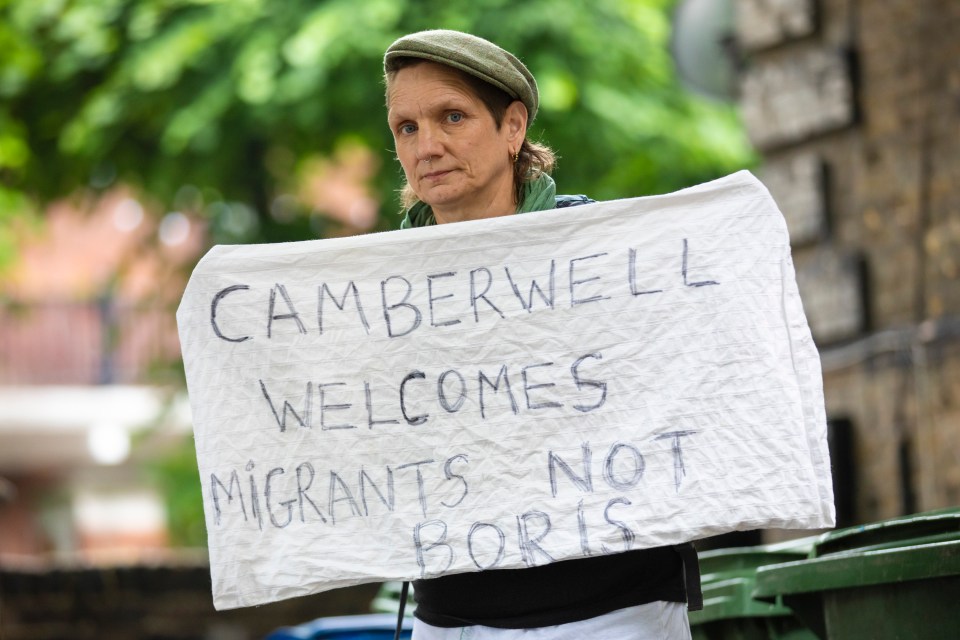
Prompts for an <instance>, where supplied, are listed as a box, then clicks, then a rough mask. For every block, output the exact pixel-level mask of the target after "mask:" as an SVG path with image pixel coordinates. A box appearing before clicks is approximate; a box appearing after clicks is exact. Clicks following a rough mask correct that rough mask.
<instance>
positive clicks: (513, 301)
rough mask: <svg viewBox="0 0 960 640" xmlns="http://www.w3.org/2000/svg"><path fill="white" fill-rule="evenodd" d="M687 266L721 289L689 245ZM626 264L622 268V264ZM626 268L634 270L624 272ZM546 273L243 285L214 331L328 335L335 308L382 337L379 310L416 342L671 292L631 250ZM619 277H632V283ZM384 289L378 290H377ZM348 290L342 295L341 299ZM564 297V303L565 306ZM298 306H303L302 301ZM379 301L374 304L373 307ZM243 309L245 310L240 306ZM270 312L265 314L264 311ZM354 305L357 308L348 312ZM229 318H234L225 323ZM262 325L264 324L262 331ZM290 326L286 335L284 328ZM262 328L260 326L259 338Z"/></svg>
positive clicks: (683, 269)
mask: <svg viewBox="0 0 960 640" xmlns="http://www.w3.org/2000/svg"><path fill="white" fill-rule="evenodd" d="M680 254H681V255H680V256H679V259H677V261H676V265H677V267H676V272H675V274H676V275H675V276H673V277H675V278H677V280H678V281H679V283H680V284H681V285H682V286H684V287H703V286H708V285H716V284H719V283H718V282H717V281H715V280H696V281H694V280H691V278H690V277H688V273H689V271H690V267H689V265H688V263H689V262H691V259H690V256H689V247H688V242H687V239H686V238H684V239H683V241H682V248H681V251H680ZM621 260H622V261H623V263H621V264H619V265H618V264H617V262H619V261H621ZM558 262H560V263H561V264H562V266H561V267H560V269H562V270H563V272H564V273H565V281H563V282H558V280H559V278H558V276H557V272H558V270H559V269H558ZM624 267H626V268H624ZM545 270H546V274H545V275H544V276H541V277H540V278H539V279H536V278H530V279H529V286H528V283H527V281H526V279H522V278H520V277H518V276H517V275H516V273H515V272H516V271H517V269H516V268H514V270H513V271H511V268H510V266H502V267H499V268H493V269H491V268H489V267H478V268H475V269H471V270H469V271H461V272H457V271H445V272H441V273H432V274H428V275H426V276H424V277H423V280H419V279H416V278H415V279H411V278H410V277H407V276H405V275H400V274H394V275H390V276H387V277H386V278H384V279H383V280H381V281H380V283H379V286H378V287H377V286H376V285H375V284H372V283H368V284H364V283H361V284H360V285H358V284H357V282H356V281H354V280H350V281H348V282H347V283H346V284H343V283H342V282H341V283H338V284H335V285H333V288H331V285H330V283H327V282H323V283H321V284H319V285H318V286H317V287H316V296H315V297H310V298H307V300H308V302H306V303H304V302H302V301H303V300H304V298H302V297H301V298H296V299H295V298H294V297H293V296H291V294H290V291H289V290H288V289H287V287H286V285H284V284H281V283H277V284H275V285H274V286H273V287H271V288H270V290H269V294H268V295H263V293H261V292H252V291H251V290H250V286H249V285H246V284H235V285H231V286H229V287H226V288H224V289H221V290H220V291H218V292H217V293H216V294H215V295H214V296H213V299H212V300H211V303H210V326H211V328H212V329H213V332H214V334H215V335H216V336H217V337H218V338H219V339H221V340H224V341H226V342H245V341H247V340H252V339H254V334H256V333H258V332H260V331H262V333H261V335H265V336H266V338H268V339H273V338H274V334H275V333H278V332H282V333H283V334H284V335H290V334H292V335H308V334H310V333H315V334H316V335H318V336H323V335H324V330H325V328H327V329H329V325H330V324H331V321H330V314H331V313H332V312H331V308H335V309H336V311H339V312H341V313H349V314H350V316H349V318H348V319H347V320H343V319H342V318H340V319H339V324H338V328H343V327H344V326H346V327H349V328H353V329H356V330H361V331H362V332H363V334H364V335H370V334H371V332H372V331H373V330H374V329H373V325H372V322H371V317H376V316H371V315H370V314H369V310H370V309H371V308H375V309H378V311H379V312H380V317H382V318H383V324H382V331H384V332H385V334H386V337H388V338H400V337H404V336H408V335H410V334H412V333H414V332H415V331H417V330H418V329H420V328H422V327H425V326H429V327H433V328H439V327H450V326H454V325H459V324H461V323H465V322H466V323H469V322H471V321H472V322H473V323H474V324H479V323H480V322H481V317H482V316H483V317H488V318H491V319H493V320H496V319H498V318H499V319H505V318H507V317H508V315H513V314H517V313H519V314H523V313H533V312H534V311H535V310H555V309H557V308H559V307H561V306H566V307H569V308H574V307H579V306H581V305H586V304H592V303H598V302H601V301H603V300H608V299H610V298H611V297H613V296H614V295H628V296H632V297H636V296H649V295H653V294H659V293H663V292H664V290H665V289H664V286H666V285H665V283H660V286H659V288H654V287H651V286H650V284H649V283H648V284H643V283H642V282H641V278H640V276H638V273H637V251H636V249H628V250H627V254H626V256H621V257H619V258H618V257H617V256H615V255H612V254H610V253H606V252H604V253H594V254H590V255H584V256H577V257H575V258H570V259H568V260H564V261H558V260H556V259H551V260H550V261H549V264H548V265H547V266H546V269H545ZM612 273H616V274H622V273H625V274H626V278H622V276H618V277H617V278H616V279H614V276H612V275H611V274H612ZM374 287H376V290H370V289H373V288H374ZM337 291H342V294H341V295H339V297H338V296H337V294H336V292H337ZM561 292H563V296H565V298H564V299H561V297H562V295H561ZM251 294H254V295H256V297H255V298H254V301H255V304H256V305H257V307H256V308H260V309H262V311H259V312H256V313H252V314H251V313H249V312H247V306H246V305H249V304H250V302H251V299H250V297H249V296H250V295H251ZM295 300H296V301H295ZM371 300H373V301H371ZM304 304H307V305H309V306H310V307H312V308H315V309H316V312H315V318H316V322H315V326H314V327H308V324H307V322H308V320H307V318H309V317H312V316H313V313H314V312H313V311H312V310H311V311H310V313H309V314H308V313H307V312H306V311H305V308H304ZM238 305H239V306H238ZM260 305H265V308H262V307H260ZM348 306H349V307H350V308H351V309H350V310H349V311H348V310H347V308H348ZM225 311H226V312H229V315H230V319H229V320H225V319H224V316H225V315H227V314H226V313H225ZM261 323H262V324H261ZM281 323H283V324H282V328H278V325H280V324H281ZM258 326H259V327H260V329H259V331H258Z"/></svg>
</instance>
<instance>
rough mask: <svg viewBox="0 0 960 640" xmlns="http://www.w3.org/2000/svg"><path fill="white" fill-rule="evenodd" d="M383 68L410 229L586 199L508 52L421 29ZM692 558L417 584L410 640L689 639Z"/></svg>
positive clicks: (681, 555)
mask: <svg viewBox="0 0 960 640" xmlns="http://www.w3.org/2000/svg"><path fill="white" fill-rule="evenodd" d="M384 71H385V75H386V98H387V120H388V123H389V125H390V129H391V131H392V132H393V137H394V142H395V145H396V152H397V157H398V159H399V160H400V164H401V165H402V166H403V171H404V174H405V175H406V179H407V185H406V186H405V188H404V190H403V194H402V199H403V203H404V206H405V208H406V217H405V218H404V220H403V223H402V224H401V227H402V228H409V227H420V226H426V225H432V224H449V223H453V222H462V221H464V220H477V219H481V218H488V217H495V216H504V215H512V214H515V213H524V212H530V211H542V210H544V209H552V208H555V207H563V206H571V205H574V204H582V203H584V202H589V200H588V199H587V198H585V197H583V196H556V188H555V185H554V182H553V179H552V178H550V175H549V174H550V171H551V170H552V169H553V163H554V155H553V152H552V151H551V150H550V149H549V148H547V147H545V146H543V145H540V144H537V143H534V142H531V141H530V140H528V139H527V137H526V134H527V129H528V127H529V125H530V123H531V122H532V121H533V118H534V117H535V116H536V113H537V106H538V93H537V84H536V81H535V80H534V78H533V76H532V75H531V74H530V72H529V71H528V70H527V68H526V67H525V66H524V65H523V63H522V62H520V61H519V60H518V59H517V58H516V57H514V56H513V55H511V54H510V53H508V52H507V51H504V50H503V49H501V48H500V47H498V46H496V45H495V44H493V43H491V42H488V41H487V40H483V39H482V38H477V37H475V36H472V35H469V34H465V33H460V32H456V31H446V30H434V31H423V32H420V33H414V34H411V35H408V36H404V37H403V38H400V39H399V40H397V41H396V42H394V43H393V44H392V45H391V46H390V48H388V49H387V52H386V55H385V56H384ZM685 560H686V562H687V568H688V569H692V574H691V578H692V579H693V578H696V569H695V565H696V554H695V552H693V551H692V547H691V546H690V545H681V546H679V547H661V548H657V549H643V550H637V551H629V552H626V553H621V554H617V555H611V556H601V557H590V558H583V559H576V560H568V561H564V562H558V563H553V564H549V565H545V566H540V567H534V568H529V569H509V570H494V571H484V572H479V573H464V574H457V575H449V576H443V577H440V578H433V579H429V580H419V581H416V582H415V583H414V590H415V595H416V600H417V610H416V612H415V616H416V621H415V626H414V638H415V639H416V640H432V639H441V638H442V639H448V638H450V639H453V638H467V637H469V638H476V639H482V638H513V637H519V636H520V635H523V637H524V638H550V639H560V638H564V639H566V638H570V639H574V638H575V639H577V640H579V639H582V638H689V637H690V628H689V624H688V622H687V616H686V607H685V605H684V604H683V603H684V602H685V601H686V599H687V593H686V588H685V583H686V580H685V573H684V561H685ZM687 573H688V574H690V573H691V572H690V571H688V572H687ZM693 595H694V594H692V596H693ZM698 595H699V594H698V593H697V594H696V596H698Z"/></svg>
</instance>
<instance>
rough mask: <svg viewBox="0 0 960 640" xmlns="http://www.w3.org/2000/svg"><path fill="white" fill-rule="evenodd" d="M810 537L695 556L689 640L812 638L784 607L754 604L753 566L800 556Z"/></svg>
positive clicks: (805, 551) (777, 603) (803, 555)
mask: <svg viewBox="0 0 960 640" xmlns="http://www.w3.org/2000/svg"><path fill="white" fill-rule="evenodd" d="M813 542H814V538H804V539H801V540H793V541H790V542H784V543H778V544H771V545H763V546H755V547H731V548H726V549H717V550H713V551H704V552H701V553H700V554H699V557H700V574H701V585H702V589H703V610H701V611H691V612H690V630H691V632H692V634H693V639H694V640H775V639H776V640H816V636H815V635H814V634H813V633H812V632H811V631H810V630H809V629H807V628H806V627H805V626H804V625H803V624H802V623H801V622H800V621H799V620H798V619H797V618H796V617H794V616H793V614H792V612H791V611H790V609H788V608H787V607H785V606H784V605H783V603H782V602H780V601H779V600H778V599H776V598H774V599H773V601H772V602H762V601H759V600H754V599H753V598H752V597H751V594H752V592H753V589H754V583H755V580H756V573H757V569H758V568H759V567H763V566H766V565H772V564H776V563H782V562H789V561H795V560H800V559H803V558H806V557H807V556H808V555H809V553H810V551H811V549H812V548H813Z"/></svg>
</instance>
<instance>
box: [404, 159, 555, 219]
mask: <svg viewBox="0 0 960 640" xmlns="http://www.w3.org/2000/svg"><path fill="white" fill-rule="evenodd" d="M556 195H557V185H556V183H554V181H553V178H551V177H550V176H548V175H547V174H545V173H541V174H540V175H539V176H537V178H536V179H535V180H531V181H529V182H525V183H524V184H523V197H522V199H521V200H520V205H519V206H518V207H517V213H527V212H529V211H545V210H547V209H555V208H556V206H557V201H556ZM433 224H437V219H436V218H434V217H433V209H431V208H430V205H428V204H427V203H425V202H420V201H419V200H418V201H417V202H416V204H414V205H413V206H412V207H410V208H409V209H408V210H407V215H406V216H404V218H403V222H401V223H400V228H401V229H409V228H411V227H428V226H430V225H433Z"/></svg>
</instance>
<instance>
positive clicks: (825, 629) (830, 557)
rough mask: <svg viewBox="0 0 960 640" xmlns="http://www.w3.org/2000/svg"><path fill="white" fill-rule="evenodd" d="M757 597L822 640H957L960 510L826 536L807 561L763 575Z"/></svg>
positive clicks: (770, 569) (959, 625) (758, 581)
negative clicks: (778, 605)
mask: <svg viewBox="0 0 960 640" xmlns="http://www.w3.org/2000/svg"><path fill="white" fill-rule="evenodd" d="M753 595H754V597H755V598H758V599H761V600H764V601H768V602H782V603H783V604H785V605H786V606H788V607H789V608H790V609H791V610H793V612H794V613H795V614H796V615H797V616H798V617H799V618H800V619H801V620H802V621H803V622H804V624H805V625H806V626H807V627H808V628H809V629H810V630H811V631H812V632H813V633H815V634H816V635H817V637H818V638H823V639H829V640H854V639H856V640H861V639H866V640H886V639H900V640H925V639H927V638H929V639H931V640H933V639H936V640H941V639H944V638H960V509H944V510H940V511H932V512H928V513H922V514H917V515H912V516H907V517H902V518H895V519H892V520H885V521H881V522H876V523H872V524H868V525H863V526H858V527H850V528H847V529H841V530H838V531H833V532H830V533H827V534H824V535H823V536H821V537H820V538H819V539H818V540H817V542H816V543H815V544H814V548H813V552H812V553H811V557H810V558H808V559H806V560H798V561H793V562H787V563H783V564H779V565H775V566H764V567H760V568H759V569H758V570H757V577H756V588H755V590H754V593H753Z"/></svg>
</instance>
